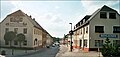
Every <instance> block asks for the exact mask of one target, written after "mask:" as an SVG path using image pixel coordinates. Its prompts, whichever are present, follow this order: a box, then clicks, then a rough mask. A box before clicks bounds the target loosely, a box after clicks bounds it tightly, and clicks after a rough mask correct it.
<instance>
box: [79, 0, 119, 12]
mask: <svg viewBox="0 0 120 57" xmlns="http://www.w3.org/2000/svg"><path fill="white" fill-rule="evenodd" d="M81 3H82V6H83V7H84V8H85V9H86V14H92V13H93V12H94V11H96V10H97V9H98V8H101V7H102V6H103V5H107V6H112V5H114V4H116V3H119V1H118V0H115V1H111V0H110V1H109V0H103V1H100V0H96V1H94V0H90V1H87V0H81Z"/></svg>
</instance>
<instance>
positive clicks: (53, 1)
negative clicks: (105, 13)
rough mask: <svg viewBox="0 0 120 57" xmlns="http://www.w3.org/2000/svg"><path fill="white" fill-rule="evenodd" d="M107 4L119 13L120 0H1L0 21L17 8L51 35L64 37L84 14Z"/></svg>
mask: <svg viewBox="0 0 120 57" xmlns="http://www.w3.org/2000/svg"><path fill="white" fill-rule="evenodd" d="M104 5H107V6H109V7H111V8H113V9H115V10H117V11H118V13H119V14H120V0H113V1H112V0H34V1H33V0H17V1H15V0H1V1H0V13H1V15H0V22H1V21H2V20H3V19H5V17H6V16H7V15H8V14H10V13H13V12H15V11H17V10H19V9H20V10H22V11H23V12H24V13H26V14H28V15H31V16H32V18H35V20H36V21H37V22H38V23H39V24H40V25H41V26H42V27H43V28H44V29H45V30H46V31H47V32H48V33H49V34H50V35H51V36H53V37H60V38H62V37H64V34H67V33H69V31H70V29H71V26H70V24H69V23H72V26H74V25H75V24H76V23H77V22H79V21H80V20H81V19H82V18H83V17H84V16H85V15H91V14H92V13H94V12H95V11H96V10H97V9H99V8H101V7H103V6H104Z"/></svg>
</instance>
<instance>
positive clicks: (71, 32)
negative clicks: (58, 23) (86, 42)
mask: <svg viewBox="0 0 120 57" xmlns="http://www.w3.org/2000/svg"><path fill="white" fill-rule="evenodd" d="M69 24H71V31H70V32H69V33H70V36H71V42H70V51H71V52H72V34H73V31H72V23H69Z"/></svg>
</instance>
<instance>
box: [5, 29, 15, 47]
mask: <svg viewBox="0 0 120 57" xmlns="http://www.w3.org/2000/svg"><path fill="white" fill-rule="evenodd" d="M15 37H16V33H15V32H13V31H9V32H6V33H5V35H4V40H5V41H8V42H10V47H11V45H12V44H11V43H12V41H13V40H14V39H15Z"/></svg>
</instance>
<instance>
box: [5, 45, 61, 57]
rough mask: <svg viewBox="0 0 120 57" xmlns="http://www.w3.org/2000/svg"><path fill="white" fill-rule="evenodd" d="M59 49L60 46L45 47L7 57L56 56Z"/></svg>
mask: <svg viewBox="0 0 120 57" xmlns="http://www.w3.org/2000/svg"><path fill="white" fill-rule="evenodd" d="M58 51H59V47H58V46H55V47H50V48H44V49H43V50H40V51H36V52H32V53H28V54H24V55H16V56H6V57H55V56H56V54H57V53H58Z"/></svg>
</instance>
